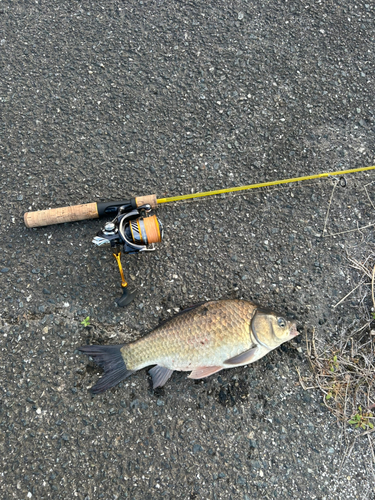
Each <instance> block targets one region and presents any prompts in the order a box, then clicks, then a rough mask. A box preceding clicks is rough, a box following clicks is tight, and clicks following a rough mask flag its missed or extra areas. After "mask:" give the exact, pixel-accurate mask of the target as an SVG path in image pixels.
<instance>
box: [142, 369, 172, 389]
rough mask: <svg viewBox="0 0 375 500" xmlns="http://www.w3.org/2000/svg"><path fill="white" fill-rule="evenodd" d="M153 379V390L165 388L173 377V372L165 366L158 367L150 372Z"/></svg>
mask: <svg viewBox="0 0 375 500" xmlns="http://www.w3.org/2000/svg"><path fill="white" fill-rule="evenodd" d="M148 373H149V374H150V375H151V377H152V388H153V389H156V388H157V387H163V385H164V384H165V383H166V382H167V381H168V380H169V379H170V377H171V376H172V373H173V370H170V369H169V368H164V366H160V365H156V366H154V367H153V368H151V370H149V372H148Z"/></svg>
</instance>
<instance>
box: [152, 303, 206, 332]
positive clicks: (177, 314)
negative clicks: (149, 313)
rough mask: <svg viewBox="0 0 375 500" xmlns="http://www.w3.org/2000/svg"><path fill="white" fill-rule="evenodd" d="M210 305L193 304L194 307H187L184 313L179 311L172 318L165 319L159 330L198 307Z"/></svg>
mask: <svg viewBox="0 0 375 500" xmlns="http://www.w3.org/2000/svg"><path fill="white" fill-rule="evenodd" d="M208 303H209V302H199V303H198V304H193V305H192V306H189V307H186V308H185V309H182V311H178V312H177V313H176V314H174V315H173V316H172V317H171V318H167V319H163V320H162V321H160V323H159V324H158V326H157V328H160V327H161V326H164V325H165V324H166V323H169V321H170V320H171V319H174V318H177V317H178V316H181V315H182V314H185V313H187V312H190V311H193V310H194V309H197V308H198V307H200V306H203V304H208Z"/></svg>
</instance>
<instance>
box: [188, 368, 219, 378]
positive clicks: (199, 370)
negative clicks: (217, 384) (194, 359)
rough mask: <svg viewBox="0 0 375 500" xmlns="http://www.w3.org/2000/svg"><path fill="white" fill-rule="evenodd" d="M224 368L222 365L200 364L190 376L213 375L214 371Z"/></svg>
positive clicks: (203, 376)
mask: <svg viewBox="0 0 375 500" xmlns="http://www.w3.org/2000/svg"><path fill="white" fill-rule="evenodd" d="M222 369H223V367H222V366H198V368H194V370H193V371H192V372H191V373H190V375H188V378H193V379H199V378H205V377H208V376H209V375H212V374H213V373H216V372H219V371H220V370H222Z"/></svg>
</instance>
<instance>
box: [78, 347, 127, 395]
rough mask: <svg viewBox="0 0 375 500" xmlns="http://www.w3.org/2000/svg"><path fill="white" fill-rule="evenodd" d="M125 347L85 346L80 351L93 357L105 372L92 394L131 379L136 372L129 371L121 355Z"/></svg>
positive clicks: (92, 388) (93, 388) (91, 390)
mask: <svg viewBox="0 0 375 500" xmlns="http://www.w3.org/2000/svg"><path fill="white" fill-rule="evenodd" d="M122 347H123V345H85V346H82V347H80V348H79V349H78V350H79V351H80V352H83V353H84V354H87V356H91V357H92V358H93V360H94V362H95V363H96V364H97V365H99V366H100V367H101V368H103V370H104V374H103V376H102V377H101V378H100V379H99V381H98V382H97V383H96V384H95V385H94V386H93V387H91V389H90V392H92V394H99V393H101V392H104V391H106V390H107V389H110V388H111V387H113V386H114V385H117V384H119V383H120V382H121V381H122V380H124V379H126V378H127V377H130V375H131V374H132V373H134V371H132V370H128V369H127V368H126V365H125V361H124V358H123V357H122V355H121V348H122Z"/></svg>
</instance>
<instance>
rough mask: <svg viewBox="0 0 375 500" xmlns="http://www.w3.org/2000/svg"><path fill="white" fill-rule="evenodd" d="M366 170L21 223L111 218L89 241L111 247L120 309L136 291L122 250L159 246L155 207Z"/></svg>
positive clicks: (82, 208)
mask: <svg viewBox="0 0 375 500" xmlns="http://www.w3.org/2000/svg"><path fill="white" fill-rule="evenodd" d="M368 170H375V166H370V167H360V168H354V169H350V170H338V171H335V172H323V173H320V174H314V175H306V176H302V177H293V178H291V179H281V180H276V181H269V182H261V183H258V184H249V185H246V186H238V187H231V188H224V189H217V190H215V191H204V192H201V193H192V194H185V195H181V196H172V197H169V198H157V197H156V194H152V195H148V196H139V197H136V198H131V199H130V200H121V201H109V202H98V203H96V202H93V203H86V204H83V205H74V206H69V207H61V208H53V209H50V210H40V211H35V212H27V213H25V215H24V222H25V225H26V227H28V228H36V227H43V226H48V225H51V224H61V223H64V222H75V221H80V220H87V219H98V218H102V217H111V216H112V217H113V216H114V218H113V220H112V221H111V222H106V223H105V225H104V227H103V228H102V229H101V230H100V231H99V232H98V233H97V235H96V236H95V237H94V239H93V240H92V242H93V243H94V244H95V245H97V246H104V245H110V247H111V249H112V253H113V255H114V257H115V259H116V262H117V265H118V268H119V271H120V276H121V287H122V292H123V293H122V296H121V297H120V298H118V299H117V300H116V302H117V304H118V305H119V306H120V307H124V306H126V305H128V304H130V302H132V300H133V298H134V296H135V292H130V291H129V289H128V283H127V282H126V280H125V277H124V272H123V268H122V265H121V251H123V252H124V253H126V254H133V253H140V252H148V251H153V250H155V243H160V242H161V241H162V239H163V226H162V223H161V222H160V220H159V219H158V218H157V217H156V215H151V213H150V212H151V210H152V209H156V208H157V207H158V205H161V204H163V203H172V202H176V201H183V200H191V199H195V198H204V197H208V196H215V195H219V194H225V193H234V192H238V191H246V190H249V189H258V188H262V187H269V186H279V185H282V184H290V183H293V182H301V181H308V180H313V179H322V178H325V177H335V176H343V175H346V174H352V173H355V172H365V171H368Z"/></svg>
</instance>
